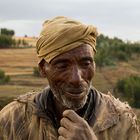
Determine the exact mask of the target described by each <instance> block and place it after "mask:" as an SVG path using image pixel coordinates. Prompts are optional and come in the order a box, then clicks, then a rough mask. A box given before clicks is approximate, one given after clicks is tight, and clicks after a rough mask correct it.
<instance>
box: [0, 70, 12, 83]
mask: <svg viewBox="0 0 140 140" xmlns="http://www.w3.org/2000/svg"><path fill="white" fill-rule="evenodd" d="M9 81H10V77H9V76H8V75H5V72H4V71H3V70H0V84H5V83H8V82H9Z"/></svg>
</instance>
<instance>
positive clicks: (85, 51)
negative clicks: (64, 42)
mask: <svg viewBox="0 0 140 140" xmlns="http://www.w3.org/2000/svg"><path fill="white" fill-rule="evenodd" d="M81 57H91V58H93V57H94V50H93V48H92V47H91V46H90V45H89V44H82V45H80V46H79V47H77V48H74V49H72V50H70V51H67V52H65V53H62V54H60V55H58V56H57V57H55V58H54V59H52V61H51V62H54V61H56V60H58V59H72V58H81ZM51 62H50V63H51Z"/></svg>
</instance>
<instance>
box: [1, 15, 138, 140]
mask: <svg viewBox="0 0 140 140" xmlns="http://www.w3.org/2000/svg"><path fill="white" fill-rule="evenodd" d="M96 37H97V31H96V28H95V27H93V26H91V25H84V24H82V23H80V22H78V21H75V20H73V19H69V18H66V17H56V18H54V19H52V20H48V21H46V22H45V23H44V25H43V30H42V32H41V34H40V37H39V39H38V41H37V45H36V47H37V54H38V58H39V68H40V71H41V74H42V75H43V76H44V77H47V79H48V82H49V87H47V88H46V89H44V90H43V91H42V92H40V93H31V94H27V95H24V96H21V97H19V98H17V99H16V101H14V102H12V103H10V104H9V105H7V106H6V107H5V108H4V109H3V110H2V111H1V112H0V140H140V131H139V124H138V121H137V118H136V116H135V114H134V113H133V112H132V110H131V108H130V107H129V105H127V104H125V103H122V102H120V101H119V100H118V99H115V98H114V97H113V96H112V95H110V94H107V95H106V94H102V93H101V92H99V91H97V90H96V89H95V88H94V87H92V86H91V81H92V78H93V76H94V72H95V63H94V55H95V52H96V48H95V45H96Z"/></svg>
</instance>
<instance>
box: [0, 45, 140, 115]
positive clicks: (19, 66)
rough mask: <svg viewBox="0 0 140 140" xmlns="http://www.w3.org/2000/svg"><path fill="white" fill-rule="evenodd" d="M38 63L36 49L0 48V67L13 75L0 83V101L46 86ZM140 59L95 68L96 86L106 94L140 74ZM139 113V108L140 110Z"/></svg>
mask: <svg viewBox="0 0 140 140" xmlns="http://www.w3.org/2000/svg"><path fill="white" fill-rule="evenodd" d="M35 66H37V56H36V50H35V48H34V47H33V48H22V49H21V48H20V49H12V48H11V49H0V69H2V70H4V71H5V74H6V75H9V76H10V79H11V80H10V82H9V83H8V84H6V85H0V101H1V102H2V101H3V100H4V99H6V98H10V101H11V100H12V99H13V98H15V97H16V96H18V95H20V94H24V93H26V92H30V91H38V90H41V89H42V88H44V87H45V86H46V85H47V80H46V79H45V78H40V77H35V76H33V68H34V67H35ZM139 71H140V58H138V59H135V60H130V61H129V62H128V63H126V62H120V63H118V65H117V66H109V67H104V68H103V69H102V70H100V69H98V67H97V69H96V74H95V77H94V79H93V85H94V86H95V87H96V88H97V89H100V91H102V92H105V93H107V92H108V91H111V92H112V93H113V90H114V88H115V84H116V81H117V80H118V79H119V78H122V77H127V76H128V75H132V74H135V75H140V73H139ZM137 112H139V111H137Z"/></svg>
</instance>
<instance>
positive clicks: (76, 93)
mask: <svg viewBox="0 0 140 140" xmlns="http://www.w3.org/2000/svg"><path fill="white" fill-rule="evenodd" d="M85 94H86V92H85V90H84V89H71V90H66V92H65V95H66V96H68V97H71V98H83V97H84V96H85Z"/></svg>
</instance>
